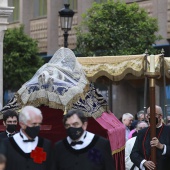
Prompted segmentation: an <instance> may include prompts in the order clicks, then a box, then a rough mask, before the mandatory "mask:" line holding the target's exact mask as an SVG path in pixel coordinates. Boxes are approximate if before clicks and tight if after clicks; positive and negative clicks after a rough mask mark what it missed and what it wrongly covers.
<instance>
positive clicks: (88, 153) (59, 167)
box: [0, 106, 170, 170]
mask: <svg viewBox="0 0 170 170" xmlns="http://www.w3.org/2000/svg"><path fill="white" fill-rule="evenodd" d="M135 117H136V119H135ZM155 119H156V127H155V128H156V136H155V137H153V138H152V139H150V108H148V109H147V113H144V111H139V112H138V113H137V114H136V116H133V115H132V114H130V113H125V114H123V116H122V123H123V124H124V126H125V139H126V144H125V170H139V169H140V170H152V169H154V168H155V167H156V169H157V170H163V169H170V161H169V160H170V135H168V134H169V133H170V126H167V125H165V123H164V122H163V112H162V109H161V107H159V106H155ZM42 121H43V115H42V113H41V110H40V109H38V108H35V107H33V106H25V107H23V108H22V110H21V111H20V113H19V114H16V112H15V111H10V110H9V111H6V112H5V113H4V114H3V124H4V126H5V128H6V130H5V131H4V132H1V133H0V170H80V169H81V170H115V169H116V167H115V162H114V159H113V157H112V153H111V148H110V143H109V141H108V140H107V139H105V138H103V137H101V136H98V135H96V134H94V133H91V132H89V131H87V126H88V121H87V117H86V116H85V115H84V113H83V112H82V111H81V110H76V109H73V110H70V111H68V113H67V114H66V115H64V117H63V126H64V127H65V130H66V133H67V137H66V138H65V139H62V140H61V141H58V142H56V143H55V145H54V146H53V145H52V144H51V141H50V140H48V139H45V138H42V137H40V136H39V132H40V126H41V123H42ZM17 124H19V126H20V130H19V131H17V130H16V129H17V128H16V127H17ZM115 140H116V139H115ZM151 147H156V160H157V162H156V163H155V162H152V161H151Z"/></svg>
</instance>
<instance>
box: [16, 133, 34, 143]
mask: <svg viewBox="0 0 170 170" xmlns="http://www.w3.org/2000/svg"><path fill="white" fill-rule="evenodd" d="M19 134H20V136H21V138H22V139H23V138H24V137H23V135H22V134H21V133H19ZM34 141H35V140H34V139H25V140H23V142H34Z"/></svg>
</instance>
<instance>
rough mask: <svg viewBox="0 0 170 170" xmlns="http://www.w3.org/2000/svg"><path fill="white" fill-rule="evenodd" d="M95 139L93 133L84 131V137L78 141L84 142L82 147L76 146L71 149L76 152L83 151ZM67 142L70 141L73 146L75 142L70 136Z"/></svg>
mask: <svg viewBox="0 0 170 170" xmlns="http://www.w3.org/2000/svg"><path fill="white" fill-rule="evenodd" d="M93 138H94V134H93V133H90V132H88V131H84V133H83V134H82V136H81V137H80V139H79V140H78V141H83V143H82V144H81V145H74V146H71V147H72V148H74V149H76V150H79V149H83V148H85V147H86V146H88V145H89V144H90V143H91V141H92V140H93ZM67 141H68V143H69V144H71V142H72V141H73V140H72V139H71V138H70V137H69V136H67Z"/></svg>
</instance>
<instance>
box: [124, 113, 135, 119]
mask: <svg viewBox="0 0 170 170" xmlns="http://www.w3.org/2000/svg"><path fill="white" fill-rule="evenodd" d="M129 117H130V118H133V115H132V114H131V113H124V114H123V116H122V120H124V119H128V118H129Z"/></svg>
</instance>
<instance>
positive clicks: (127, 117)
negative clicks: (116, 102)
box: [122, 113, 133, 141]
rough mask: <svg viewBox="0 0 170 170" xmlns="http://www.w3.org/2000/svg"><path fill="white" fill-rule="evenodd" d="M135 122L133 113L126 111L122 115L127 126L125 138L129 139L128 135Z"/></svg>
mask: <svg viewBox="0 0 170 170" xmlns="http://www.w3.org/2000/svg"><path fill="white" fill-rule="evenodd" d="M132 122H133V115H132V114H131V113H124V114H123V116H122V123H123V124H124V125H125V127H126V133H125V139H126V141H127V140H128V136H129V133H130V126H131V124H132Z"/></svg>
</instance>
